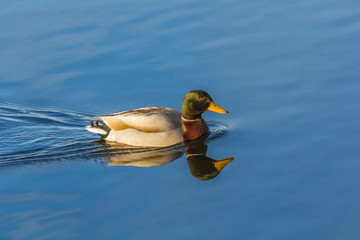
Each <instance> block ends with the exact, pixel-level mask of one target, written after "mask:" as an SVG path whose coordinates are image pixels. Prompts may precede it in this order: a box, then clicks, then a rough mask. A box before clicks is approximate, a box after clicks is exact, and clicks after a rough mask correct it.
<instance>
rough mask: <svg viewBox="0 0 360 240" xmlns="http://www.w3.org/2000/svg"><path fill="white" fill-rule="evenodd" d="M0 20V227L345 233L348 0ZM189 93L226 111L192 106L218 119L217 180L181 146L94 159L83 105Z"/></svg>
mask: <svg viewBox="0 0 360 240" xmlns="http://www.w3.org/2000/svg"><path fill="white" fill-rule="evenodd" d="M0 21H1V22H2V23H3V24H2V25H1V27H0V29H1V30H2V31H0V43H1V44H0V45H1V47H0V55H1V58H0V133H1V134H0V145H1V148H0V164H1V166H2V167H0V192H1V194H0V203H1V204H0V225H1V233H0V238H4V239H7V238H10V239H24V238H26V239H29V238H30V239H41V238H59V239H66V238H73V239H78V238H96V239H99V238H101V239H109V238H119V237H121V238H122V239H139V238H144V236H145V237H148V238H154V239H155V238H160V239H162V238H170V239H184V238H185V239H189V238H200V237H204V236H205V237H206V238H208V239H219V238H220V239H221V238H235V237H236V238H242V239H268V238H275V239H279V238H280V239H317V238H319V239H358V237H359V235H360V232H359V230H358V223H359V220H358V216H359V209H360V207H359V204H358V203H359V202H360V195H359V192H358V191H357V186H358V184H359V179H358V173H359V170H360V169H359V164H358V156H359V155H360V153H359V149H360V148H359V147H358V145H359V144H358V143H359V142H360V139H359V134H358V132H359V124H358V119H359V103H360V99H359V98H360V95H359V92H360V87H359V86H360V85H359V81H358V79H359V77H360V71H359V68H358V66H357V65H358V62H360V59H359V58H360V55H359V54H358V52H359V51H358V50H359V44H358V39H359V37H360V35H359V32H360V31H359V30H360V28H359V26H360V11H359V4H358V3H357V2H355V1H345V2H338V1H323V0H321V1H316V2H314V1H302V2H296V3H293V2H286V1H277V2H264V1H262V2H253V1H252V2H250V1H248V2H245V1H234V0H229V1H221V2H219V1H206V2H202V1H200V2H193V1H152V2H151V4H150V3H149V2H147V1H120V2H119V1H107V2H106V3H103V2H97V1H95V2H92V3H88V2H84V1H78V2H76V3H75V2H72V3H70V2H69V3H64V2H62V3H61V4H60V3H55V2H48V1H42V0H36V1H32V3H31V4H30V5H29V4H27V3H26V2H19V1H8V2H6V3H5V2H4V3H3V5H2V10H1V13H0ZM190 89H204V90H206V91H208V92H209V93H210V94H211V96H212V97H213V98H214V100H215V101H216V102H217V103H219V105H221V106H224V107H225V108H226V109H227V110H229V111H230V114H229V115H227V116H225V117H224V116H221V115H216V114H212V113H206V114H205V116H204V117H205V119H206V120H216V121H221V122H225V123H226V124H227V125H228V126H229V132H228V134H227V135H224V136H222V137H220V138H217V139H214V140H213V141H210V142H208V149H207V153H206V156H207V157H211V158H213V159H217V160H219V159H223V158H226V157H230V156H232V157H235V160H234V161H233V162H231V163H229V165H228V166H227V167H225V168H224V170H223V172H221V173H220V174H219V175H218V176H217V177H216V178H214V179H212V180H210V181H198V180H196V179H194V178H193V177H192V176H191V173H190V169H189V164H188V161H187V159H186V154H185V155H184V156H182V157H181V158H179V159H177V160H174V161H172V162H171V163H169V164H164V165H161V166H158V167H151V168H139V167H130V166H128V167H126V166H124V167H104V166H103V165H101V164H93V163H99V162H100V163H102V162H101V161H102V160H103V159H104V158H103V157H104V155H101V154H100V156H103V157H99V155H98V154H99V151H100V152H101V151H106V149H105V148H106V147H105V148H104V146H99V145H94V144H92V143H93V142H94V141H97V140H98V139H97V138H96V136H92V135H91V134H90V133H87V132H85V131H84V130H83V126H85V125H87V123H88V122H87V121H88V119H89V118H90V117H91V116H93V115H97V114H106V113H112V112H119V111H122V110H127V109H133V108H137V107H144V106H166V107H172V108H176V109H180V106H181V102H182V100H183V97H184V94H185V93H186V92H188V91H189V90H190ZM183 150H184V152H185V149H183ZM84 153H86V154H84ZM91 153H95V155H91ZM89 155H90V157H89ZM105 156H106V155H105ZM105 160H106V161H108V160H109V159H108V158H105ZM34 162H35V163H36V164H33V163H34ZM10 163H11V164H10ZM5 165H6V166H5ZM209 229H211V230H212V231H211V232H209Z"/></svg>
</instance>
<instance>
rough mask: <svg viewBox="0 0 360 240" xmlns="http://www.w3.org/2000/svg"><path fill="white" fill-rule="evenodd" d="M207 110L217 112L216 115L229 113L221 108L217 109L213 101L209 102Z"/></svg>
mask: <svg viewBox="0 0 360 240" xmlns="http://www.w3.org/2000/svg"><path fill="white" fill-rule="evenodd" d="M207 110H208V111H213V112H217V113H229V112H228V111H226V110H225V109H223V108H222V107H219V106H218V105H216V104H215V103H214V102H213V101H211V103H210V106H209V107H208V109H207Z"/></svg>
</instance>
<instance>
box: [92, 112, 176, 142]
mask: <svg viewBox="0 0 360 240" xmlns="http://www.w3.org/2000/svg"><path fill="white" fill-rule="evenodd" d="M98 120H101V122H102V124H103V125H101V122H100V124H98ZM94 121H95V122H96V124H94V123H93V122H94ZM87 130H89V131H91V132H96V133H98V134H100V136H102V137H103V138H104V139H106V140H109V141H115V142H120V143H125V144H128V145H133V146H170V145H174V144H176V143H178V142H181V141H182V140H183V129H182V121H181V113H180V112H178V111H176V110H174V109H171V108H165V107H148V108H140V109H135V110H131V111H125V112H120V113H114V114H109V115H102V116H97V117H94V119H93V120H92V124H91V125H90V126H88V127H87ZM102 130H103V132H101V131H102Z"/></svg>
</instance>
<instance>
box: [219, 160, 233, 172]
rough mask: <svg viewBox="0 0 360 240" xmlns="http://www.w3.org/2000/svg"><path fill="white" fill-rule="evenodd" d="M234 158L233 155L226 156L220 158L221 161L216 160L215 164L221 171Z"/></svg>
mask: <svg viewBox="0 0 360 240" xmlns="http://www.w3.org/2000/svg"><path fill="white" fill-rule="evenodd" d="M232 160H234V158H233V157H228V158H225V159H223V160H219V161H216V162H214V166H215V167H216V169H217V170H218V171H219V172H220V171H221V170H223V168H224V167H225V166H226V165H227V164H228V163H229V162H231V161H232Z"/></svg>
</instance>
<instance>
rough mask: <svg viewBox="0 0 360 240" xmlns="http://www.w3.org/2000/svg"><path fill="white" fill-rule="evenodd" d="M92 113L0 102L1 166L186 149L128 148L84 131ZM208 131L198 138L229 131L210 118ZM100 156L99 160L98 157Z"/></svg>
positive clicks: (176, 147)
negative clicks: (0, 131) (205, 134)
mask: <svg viewBox="0 0 360 240" xmlns="http://www.w3.org/2000/svg"><path fill="white" fill-rule="evenodd" d="M91 116H92V114H88V113H81V112H70V111H65V110H59V109H38V108H36V107H24V106H21V105H18V104H16V103H7V102H0V129H1V130H2V134H1V136H0V144H1V145H2V146H6V147H4V148H2V149H1V150H0V167H4V166H13V165H25V164H43V163H51V162H58V161H65V160H93V161H94V162H96V163H101V159H103V158H106V157H109V156H111V155H119V154H122V155H126V154H133V153H146V152H159V151H177V152H179V151H182V152H183V151H185V144H183V143H180V144H177V145H174V146H170V147H162V148H148V147H141V148H139V147H131V146H127V145H123V144H119V143H112V142H106V141H104V140H99V138H98V137H97V136H95V135H93V134H91V133H88V132H87V131H85V129H84V126H86V125H87V123H88V121H89V119H90V118H91ZM208 125H209V128H210V132H209V134H208V135H207V136H206V137H205V138H203V139H201V141H212V140H214V139H216V138H219V137H221V136H223V135H225V134H227V132H228V129H229V128H228V126H227V125H225V124H224V123H221V122H216V121H209V122H208ZM99 159H100V160H99Z"/></svg>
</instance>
